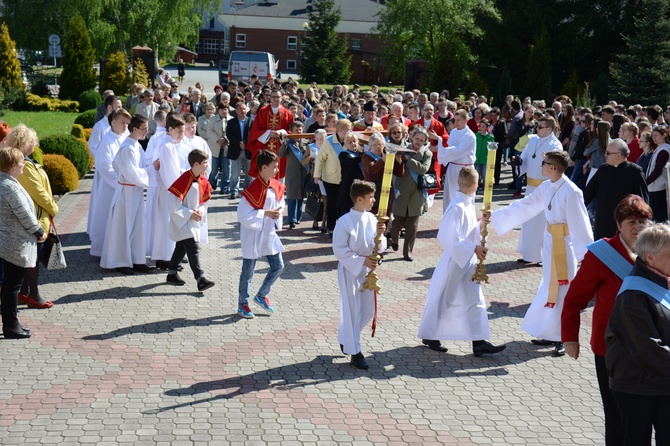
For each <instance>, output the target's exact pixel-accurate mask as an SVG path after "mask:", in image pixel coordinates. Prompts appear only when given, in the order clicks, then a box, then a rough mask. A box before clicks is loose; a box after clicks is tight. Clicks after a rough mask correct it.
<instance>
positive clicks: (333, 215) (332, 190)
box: [323, 181, 340, 231]
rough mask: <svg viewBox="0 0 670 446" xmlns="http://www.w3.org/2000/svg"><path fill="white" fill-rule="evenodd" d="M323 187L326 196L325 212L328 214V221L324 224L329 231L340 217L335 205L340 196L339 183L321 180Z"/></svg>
mask: <svg viewBox="0 0 670 446" xmlns="http://www.w3.org/2000/svg"><path fill="white" fill-rule="evenodd" d="M323 187H324V188H325V189H326V195H327V196H328V200H327V204H326V213H327V214H328V221H327V222H326V226H327V227H328V230H329V231H332V230H334V229H335V222H337V219H338V218H339V217H340V215H339V208H338V207H337V201H338V199H339V196H340V185H339V184H333V183H326V182H325V181H324V182H323Z"/></svg>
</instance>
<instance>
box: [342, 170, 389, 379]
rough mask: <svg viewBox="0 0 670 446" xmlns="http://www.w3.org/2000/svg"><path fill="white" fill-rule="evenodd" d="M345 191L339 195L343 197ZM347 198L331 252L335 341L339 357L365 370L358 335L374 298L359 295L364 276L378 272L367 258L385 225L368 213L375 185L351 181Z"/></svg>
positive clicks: (382, 246) (371, 311) (370, 314)
mask: <svg viewBox="0 0 670 446" xmlns="http://www.w3.org/2000/svg"><path fill="white" fill-rule="evenodd" d="M344 192H345V191H341V193H344ZM349 192H350V194H349V195H350V196H351V201H353V203H354V207H353V208H351V210H350V211H349V212H348V213H346V214H345V215H343V216H342V217H340V218H339V220H337V224H336V225H335V231H334V232H333V252H334V253H335V257H336V258H337V260H338V264H337V283H338V285H339V288H340V329H339V330H338V332H337V339H338V341H339V342H340V349H341V350H342V353H345V354H347V355H351V364H352V365H353V366H354V367H356V368H358V369H363V370H365V369H367V368H368V363H367V361H366V360H365V357H364V356H363V353H362V352H361V331H362V330H363V328H364V327H365V326H366V325H367V323H368V322H370V319H372V317H373V316H374V313H375V300H374V299H375V297H374V292H373V291H371V290H366V291H361V286H362V285H363V282H365V276H366V275H367V274H368V272H369V271H371V270H374V269H375V268H377V261H376V260H373V259H371V258H370V256H371V255H372V252H373V250H374V247H375V237H377V234H379V233H381V234H384V232H385V229H386V225H385V224H384V223H381V222H377V217H375V215H374V214H373V213H372V212H370V209H372V206H373V205H374V204H375V184H374V183H372V182H370V181H361V180H354V182H353V184H352V185H351V190H350V191H349ZM381 240H382V241H381V244H380V246H379V252H384V250H385V249H386V237H384V236H382V237H381Z"/></svg>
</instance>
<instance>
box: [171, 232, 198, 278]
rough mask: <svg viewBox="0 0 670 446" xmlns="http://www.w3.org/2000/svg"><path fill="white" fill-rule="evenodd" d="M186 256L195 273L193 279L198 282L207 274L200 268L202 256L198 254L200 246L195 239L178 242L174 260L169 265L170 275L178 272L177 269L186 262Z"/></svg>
mask: <svg viewBox="0 0 670 446" xmlns="http://www.w3.org/2000/svg"><path fill="white" fill-rule="evenodd" d="M184 255H186V256H187V257H188V266H190V267H191V271H193V277H195V280H198V279H199V278H201V277H202V276H204V275H205V272H204V271H203V270H202V268H200V254H199V253H198V244H197V243H196V242H195V240H194V239H193V238H187V239H185V240H179V241H178V242H176V244H175V247H174V252H173V253H172V258H171V259H170V263H169V265H168V274H174V273H176V272H177V267H178V266H179V264H180V263H181V261H182V260H184Z"/></svg>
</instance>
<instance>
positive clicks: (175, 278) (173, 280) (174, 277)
mask: <svg viewBox="0 0 670 446" xmlns="http://www.w3.org/2000/svg"><path fill="white" fill-rule="evenodd" d="M165 281H166V282H167V283H169V284H170V285H177V286H182V285H185V284H186V282H184V281H183V280H182V278H181V277H179V274H177V273H174V274H168V275H167V279H166V280H165Z"/></svg>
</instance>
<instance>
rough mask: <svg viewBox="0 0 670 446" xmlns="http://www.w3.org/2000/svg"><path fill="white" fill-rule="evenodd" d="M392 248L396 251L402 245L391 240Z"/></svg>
mask: <svg viewBox="0 0 670 446" xmlns="http://www.w3.org/2000/svg"><path fill="white" fill-rule="evenodd" d="M391 248H393V250H394V251H397V250H398V248H400V246H399V245H398V244H397V243H394V242H391Z"/></svg>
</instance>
